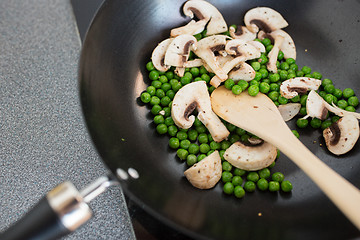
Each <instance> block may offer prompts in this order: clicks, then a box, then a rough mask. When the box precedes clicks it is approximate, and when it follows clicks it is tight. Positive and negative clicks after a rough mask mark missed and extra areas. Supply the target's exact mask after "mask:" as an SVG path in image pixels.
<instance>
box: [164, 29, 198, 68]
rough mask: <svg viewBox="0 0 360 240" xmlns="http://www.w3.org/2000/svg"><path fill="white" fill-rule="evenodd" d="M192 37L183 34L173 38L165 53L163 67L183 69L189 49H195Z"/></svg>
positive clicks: (194, 40) (194, 41)
mask: <svg viewBox="0 0 360 240" xmlns="http://www.w3.org/2000/svg"><path fill="white" fill-rule="evenodd" d="M196 43H197V40H196V38H195V37H194V36H192V35H189V34H183V35H180V36H177V37H176V38H174V40H173V41H172V42H171V43H170V45H169V46H168V48H167V50H166V53H165V65H169V66H175V67H183V66H184V63H185V62H186V61H187V59H188V58H189V54H190V48H193V49H194V48H196Z"/></svg>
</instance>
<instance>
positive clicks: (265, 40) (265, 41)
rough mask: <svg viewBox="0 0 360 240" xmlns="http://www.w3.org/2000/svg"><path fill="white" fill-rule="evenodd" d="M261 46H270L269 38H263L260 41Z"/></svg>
mask: <svg viewBox="0 0 360 240" xmlns="http://www.w3.org/2000/svg"><path fill="white" fill-rule="evenodd" d="M261 42H262V44H264V46H265V47H267V46H269V45H271V40H270V39H269V38H264V39H263V40H261Z"/></svg>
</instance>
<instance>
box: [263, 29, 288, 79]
mask: <svg viewBox="0 0 360 240" xmlns="http://www.w3.org/2000/svg"><path fill="white" fill-rule="evenodd" d="M283 42H284V37H282V36H275V40H274V47H273V48H272V49H271V51H270V52H269V54H268V58H269V62H268V63H267V64H266V67H267V69H268V70H269V71H270V72H273V73H277V67H276V61H277V59H278V55H279V51H280V46H281V45H282V43H283Z"/></svg>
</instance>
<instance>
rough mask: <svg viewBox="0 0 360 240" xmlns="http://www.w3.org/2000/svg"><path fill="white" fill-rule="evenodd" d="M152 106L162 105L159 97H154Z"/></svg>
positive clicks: (151, 101) (151, 102)
mask: <svg viewBox="0 0 360 240" xmlns="http://www.w3.org/2000/svg"><path fill="white" fill-rule="evenodd" d="M150 104H151V105H153V106H154V105H159V104H160V98H159V97H158V96H152V97H151V99H150Z"/></svg>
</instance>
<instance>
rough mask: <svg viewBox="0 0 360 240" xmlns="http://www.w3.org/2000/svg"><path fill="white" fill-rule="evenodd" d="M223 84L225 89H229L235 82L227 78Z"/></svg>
mask: <svg viewBox="0 0 360 240" xmlns="http://www.w3.org/2000/svg"><path fill="white" fill-rule="evenodd" d="M224 85H225V87H226V88H227V89H229V90H231V88H232V87H233V86H234V85H235V82H234V80H232V79H230V78H229V79H227V80H226V81H225V82H224Z"/></svg>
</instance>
